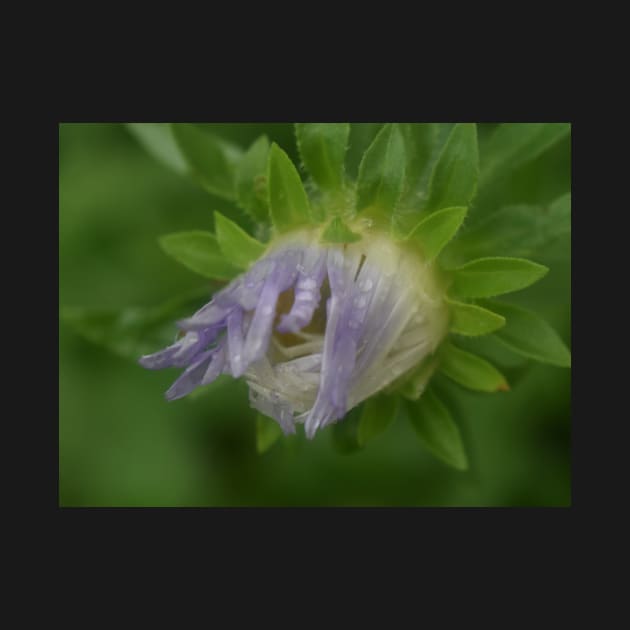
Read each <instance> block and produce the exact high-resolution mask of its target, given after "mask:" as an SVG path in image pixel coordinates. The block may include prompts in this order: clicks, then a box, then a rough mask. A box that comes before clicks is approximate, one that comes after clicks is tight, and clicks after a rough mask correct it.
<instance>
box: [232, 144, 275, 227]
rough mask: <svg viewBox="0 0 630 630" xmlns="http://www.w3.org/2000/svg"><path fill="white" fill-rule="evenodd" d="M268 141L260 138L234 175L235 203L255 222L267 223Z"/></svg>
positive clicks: (249, 150) (244, 157) (246, 154)
mask: <svg viewBox="0 0 630 630" xmlns="http://www.w3.org/2000/svg"><path fill="white" fill-rule="evenodd" d="M268 157H269V140H268V139H267V136H260V138H258V139H257V140H256V141H255V142H254V143H253V144H252V145H251V146H250V147H249V149H247V151H246V152H245V155H243V157H242V158H241V160H240V162H239V163H238V165H237V167H236V170H235V173H234V179H235V188H236V202H237V203H238V205H239V206H240V207H241V208H243V210H245V211H246V212H248V213H249V214H250V215H251V216H252V217H253V218H254V219H255V220H256V221H262V222H265V221H269V206H268V199H267V160H268Z"/></svg>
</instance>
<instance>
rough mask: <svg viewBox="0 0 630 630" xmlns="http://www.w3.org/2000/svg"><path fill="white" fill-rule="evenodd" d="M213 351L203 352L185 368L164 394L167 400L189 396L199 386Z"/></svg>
mask: <svg viewBox="0 0 630 630" xmlns="http://www.w3.org/2000/svg"><path fill="white" fill-rule="evenodd" d="M213 354H214V350H207V351H206V352H203V353H202V354H201V355H200V356H199V358H198V359H197V360H196V361H195V362H194V363H191V364H190V366H189V367H187V368H186V369H185V370H184V372H183V373H182V375H181V376H180V377H179V378H178V379H177V380H176V381H175V382H174V383H173V384H172V385H171V386H170V387H169V389H168V390H167V392H166V394H165V395H166V399H167V400H176V399H178V398H182V397H183V396H186V394H190V392H191V391H192V390H193V389H195V387H197V386H198V385H200V384H201V379H202V378H203V376H204V374H205V372H206V369H207V367H208V362H209V361H210V359H211V357H212V355H213Z"/></svg>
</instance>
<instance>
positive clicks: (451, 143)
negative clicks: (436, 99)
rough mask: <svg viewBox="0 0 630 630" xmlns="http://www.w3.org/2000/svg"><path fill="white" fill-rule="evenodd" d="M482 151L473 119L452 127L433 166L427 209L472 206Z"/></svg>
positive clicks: (429, 210) (431, 210) (432, 210)
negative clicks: (478, 144)
mask: <svg viewBox="0 0 630 630" xmlns="http://www.w3.org/2000/svg"><path fill="white" fill-rule="evenodd" d="M478 177H479V152H478V149H477V128H476V125H475V124H474V123H459V124H457V125H455V127H453V130H452V131H451V134H450V136H449V138H448V141H447V142H446V144H445V145H444V148H443V149H442V152H441V153H440V156H439V158H438V160H437V162H436V164H435V166H434V167H433V173H432V174H431V179H430V181H429V198H428V200H427V203H426V205H425V211H427V212H434V211H436V210H440V209H441V208H450V207H453V206H469V205H470V202H471V201H472V199H473V197H474V196H475V192H476V190H477V179H478Z"/></svg>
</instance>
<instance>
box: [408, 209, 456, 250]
mask: <svg viewBox="0 0 630 630" xmlns="http://www.w3.org/2000/svg"><path fill="white" fill-rule="evenodd" d="M467 212H468V208H465V207H455V208H444V209H443V210H438V211H437V212H434V213H433V214H430V215H429V216H428V217H425V218H424V219H423V220H422V221H420V223H418V225H417V226H416V227H415V228H414V229H413V231H412V232H411V234H409V236H408V239H409V240H410V241H412V242H414V243H416V244H417V245H418V247H419V248H420V250H421V251H422V253H423V255H424V258H425V260H427V261H429V260H433V259H434V258H436V257H437V256H438V254H439V253H440V252H441V251H442V248H443V247H444V246H445V245H446V244H447V243H448V242H449V241H450V240H451V239H452V238H453V237H454V236H455V234H456V232H457V230H459V228H460V227H461V225H462V223H463V222H464V218H465V217H466V213H467Z"/></svg>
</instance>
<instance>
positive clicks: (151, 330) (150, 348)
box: [59, 286, 212, 363]
mask: <svg viewBox="0 0 630 630" xmlns="http://www.w3.org/2000/svg"><path fill="white" fill-rule="evenodd" d="M211 293H212V289H211V287H210V286H205V287H201V288H198V289H195V290H194V291H190V292H189V293H186V294H184V295H181V296H178V297H176V298H173V299H171V300H168V301H167V302H165V303H163V304H159V305H157V306H149V307H129V308H123V309H90V308H76V307H65V308H62V309H61V310H60V313H59V317H60V319H61V320H62V321H63V322H65V323H66V324H68V325H69V326H70V327H71V328H72V329H73V330H74V331H75V332H77V333H78V334H79V335H81V336H82V337H83V338H84V339H86V340H88V341H89V342H91V343H94V344H96V345H99V346H102V347H104V348H106V349H107V350H109V351H111V352H113V353H114V354H116V355H118V356H120V357H123V358H125V359H130V360H132V361H133V362H134V363H135V362H137V360H138V358H139V357H141V356H142V355H143V354H149V353H151V352H155V351H156V350H157V349H159V348H160V347H163V346H165V345H168V344H169V343H172V342H173V339H174V337H175V334H176V333H177V328H176V326H175V321H176V320H177V319H179V318H180V317H184V316H186V315H189V314H190V312H191V311H192V310H195V309H196V308H198V307H199V306H201V305H202V304H203V303H204V302H207V301H208V300H209V299H210V295H211Z"/></svg>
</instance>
